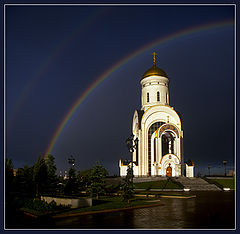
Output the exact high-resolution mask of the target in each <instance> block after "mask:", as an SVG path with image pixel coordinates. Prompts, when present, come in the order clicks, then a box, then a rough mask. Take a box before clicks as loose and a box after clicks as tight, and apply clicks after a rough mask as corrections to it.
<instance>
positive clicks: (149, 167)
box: [148, 122, 164, 176]
mask: <svg viewBox="0 0 240 234" xmlns="http://www.w3.org/2000/svg"><path fill="white" fill-rule="evenodd" d="M163 124H164V122H156V123H154V124H153V125H151V127H150V128H149V130H148V174H149V176H151V165H152V162H151V137H152V134H153V133H154V132H155V131H156V130H157V129H158V128H159V127H160V126H161V125H163Z"/></svg>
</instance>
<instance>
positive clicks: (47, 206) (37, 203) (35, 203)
mask: <svg viewBox="0 0 240 234" xmlns="http://www.w3.org/2000/svg"><path fill="white" fill-rule="evenodd" d="M25 208H28V209H31V210H37V211H39V212H53V211H59V210H63V209H66V208H69V206H64V205H57V204H56V202H55V201H51V202H50V203H47V202H45V201H43V200H40V199H37V198H35V199H31V200H29V201H28V202H27V203H26V204H25Z"/></svg>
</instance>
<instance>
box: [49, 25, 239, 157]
mask: <svg viewBox="0 0 240 234" xmlns="http://www.w3.org/2000/svg"><path fill="white" fill-rule="evenodd" d="M232 25H234V21H232V20H227V21H221V22H215V23H210V24H205V25H200V26H197V27H191V28H187V29H184V30H181V31H178V32H177V33H173V34H170V35H168V36H166V37H163V38H160V39H157V40H154V41H152V42H150V43H148V44H146V45H144V46H143V47H141V48H139V49H137V50H136V51H134V52H133V53H131V54H129V55H127V56H126V57H124V58H122V59H121V60H119V61H118V62H117V63H116V64H114V65H113V66H112V67H109V68H108V69H107V70H106V71H105V72H104V73H102V74H101V75H100V76H99V77H98V78H97V79H96V80H95V81H94V82H93V83H92V84H91V85H90V86H89V87H88V88H87V89H86V90H85V91H84V92H83V93H82V94H81V95H80V96H79V97H78V98H77V100H76V101H75V102H74V103H73V104H72V106H71V108H70V109H69V110H68V112H67V114H66V115H65V116H64V118H63V120H62V121H61V123H60V125H59V126H58V127H57V129H56V131H55V133H54V135H53V137H52V138H51V141H50V143H49V145H48V148H47V149H46V151H45V156H47V155H48V154H50V153H51V152H52V150H53V148H54V146H55V144H56V142H57V140H58V138H59V136H60V135H61V133H62V131H63V129H64V128H65V126H66V124H67V123H68V122H69V121H70V119H71V117H72V115H73V114H74V113H75V111H76V110H77V109H78V107H79V106H80V105H81V104H82V103H83V102H84V100H86V98H87V97H88V95H89V94H90V93H91V92H92V91H93V90H94V89H95V88H96V87H97V86H98V85H99V84H100V83H101V82H103V81H104V80H105V79H107V78H108V77H109V76H110V75H111V74H112V73H113V72H115V71H116V70H117V69H118V68H119V67H121V66H122V65H124V64H126V63H127V62H128V61H130V60H132V59H134V58H135V57H136V56H138V55H140V54H142V53H143V52H145V51H147V50H149V49H151V48H153V47H155V46H158V45H159V44H163V43H166V42H169V41H172V40H175V39H177V38H180V37H183V36H186V35H189V34H194V33H198V32H201V31H206V30H211V29H215V28H220V27H225V26H232Z"/></svg>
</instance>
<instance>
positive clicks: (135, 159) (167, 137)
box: [119, 52, 184, 177]
mask: <svg viewBox="0 0 240 234" xmlns="http://www.w3.org/2000/svg"><path fill="white" fill-rule="evenodd" d="M140 84H141V90H142V92H141V109H139V110H135V112H134V115H133V122H132V140H133V142H134V150H132V161H131V162H130V161H127V160H122V159H120V161H119V167H120V176H126V174H127V168H128V165H129V164H130V166H133V173H134V176H135V177H138V176H169V177H178V176H181V175H182V173H183V170H184V169H183V167H184V161H183V160H184V159H183V128H182V123H181V118H180V115H179V113H177V112H176V111H175V110H174V108H173V107H171V106H170V105H169V77H168V76H167V74H166V72H165V71H163V70H162V69H160V68H159V67H158V66H157V65H156V53H155V52H154V53H153V66H152V67H151V68H150V69H148V70H147V71H146V72H145V73H144V74H143V76H142V79H141V81H140Z"/></svg>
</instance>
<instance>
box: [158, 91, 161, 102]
mask: <svg viewBox="0 0 240 234" xmlns="http://www.w3.org/2000/svg"><path fill="white" fill-rule="evenodd" d="M157 101H158V102H159V101H160V93H159V91H158V92H157Z"/></svg>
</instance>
